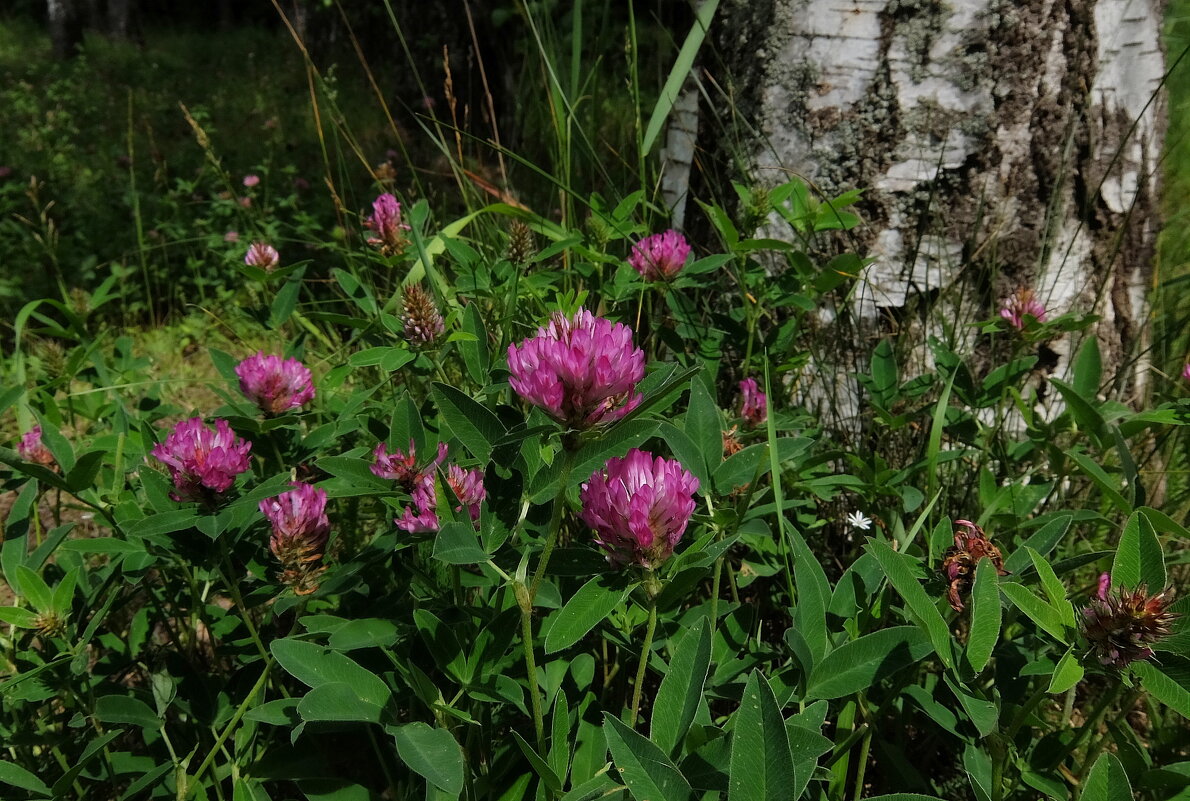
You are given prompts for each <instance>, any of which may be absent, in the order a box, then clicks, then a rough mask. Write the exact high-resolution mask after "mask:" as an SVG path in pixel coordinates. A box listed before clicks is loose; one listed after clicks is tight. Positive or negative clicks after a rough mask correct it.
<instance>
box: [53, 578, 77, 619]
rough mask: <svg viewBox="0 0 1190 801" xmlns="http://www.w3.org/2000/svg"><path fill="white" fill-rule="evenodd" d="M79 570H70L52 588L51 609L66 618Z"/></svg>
mask: <svg viewBox="0 0 1190 801" xmlns="http://www.w3.org/2000/svg"><path fill="white" fill-rule="evenodd" d="M78 578H79V568H77V567H76V568H74V569H72V570H71V571H70V572H69V573H67V574H66V575H65V576H63V577H62V580H61V581H59V582H58V585H57V586H56V587H54V598H53V601H52V604H51V606H52V608H53V610H54V611H55V612H57V613H58V614H59V615H63V616H68V615H69V614H70V607H71V606H72V605H73V603H74V588H75V585H76V584H77V583H78Z"/></svg>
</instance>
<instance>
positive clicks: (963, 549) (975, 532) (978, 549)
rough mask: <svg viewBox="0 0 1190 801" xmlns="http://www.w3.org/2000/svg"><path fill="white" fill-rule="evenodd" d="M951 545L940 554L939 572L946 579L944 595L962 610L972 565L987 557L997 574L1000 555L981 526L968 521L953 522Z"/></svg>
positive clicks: (971, 581)
mask: <svg viewBox="0 0 1190 801" xmlns="http://www.w3.org/2000/svg"><path fill="white" fill-rule="evenodd" d="M954 524H955V530H954V545H952V546H951V547H949V548H947V549H946V551H944V552H943V554H942V575H943V576H944V577H945V578H946V583H947V592H946V598H947V600H948V601H949V602H950V606H951V608H952V609H954V611H956V612H962V611H963V599H964V598H965V597H967V596H968V595H970V594H971V587H972V586H973V585H974V583H975V568H976V565H977V563H978V562H979V560H980V559H983V558H985V557H986V558H988V559H991V560H992V564H993V565H994V566H995V568H996V572H997V573H998V574H1000V575H1001V576H1004V575H1007V573H1005V571H1004V557H1003V556H1002V555H1001V554H1000V549H999V548H997V547H996V546H995V545H993V544H992V542H991V540H989V539H988V535H987V534H985V533H984V531H983V529H982V528H980V527H979V526H977V525H975V524H974V523H972V522H971V521H970V520H956V521H954Z"/></svg>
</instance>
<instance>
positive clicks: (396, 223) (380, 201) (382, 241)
mask: <svg viewBox="0 0 1190 801" xmlns="http://www.w3.org/2000/svg"><path fill="white" fill-rule="evenodd" d="M364 227H366V228H370V229H371V230H372V232H373V234H374V235H373V236H369V237H368V244H369V245H372V246H373V247H378V248H380V250H381V252H382V253H384V254H385V255H386V256H388V255H392V254H394V253H400V252H401V251H402V250H404V249H405V245H406V244H407V243H408V240H406V239H405V233H404V232H405V231H408V230H409V226H408V225H406V224H405V223H403V222H401V204H400V203H398V202H397V199H396V198H395V197H393V196H392V195H390V194H388V193H387V192H386V193H384V194H383V195H380V196H379V197H378V198H376V199H375V200H374V201H372V216H371V217H369V218H368V219H367V220H365V221H364Z"/></svg>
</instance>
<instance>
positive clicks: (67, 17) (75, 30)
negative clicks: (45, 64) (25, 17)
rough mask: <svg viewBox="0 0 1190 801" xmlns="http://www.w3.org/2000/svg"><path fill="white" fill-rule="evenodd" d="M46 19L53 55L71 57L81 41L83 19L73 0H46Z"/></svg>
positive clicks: (61, 57) (63, 57)
mask: <svg viewBox="0 0 1190 801" xmlns="http://www.w3.org/2000/svg"><path fill="white" fill-rule="evenodd" d="M45 11H46V21H47V22H48V23H49V28H50V44H51V45H52V47H53V50H54V57H55V58H59V59H66V58H72V57H73V56H74V55H75V53H76V51H77V50H78V47H79V45H81V44H82V43H83V20H82V15H81V13H80V10H79V7H78V4H77V3H76V2H75V0H46V9H45Z"/></svg>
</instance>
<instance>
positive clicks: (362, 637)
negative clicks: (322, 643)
mask: <svg viewBox="0 0 1190 801" xmlns="http://www.w3.org/2000/svg"><path fill="white" fill-rule="evenodd" d="M398 636H399V635H398V633H397V627H396V625H395V624H394V623H393V622H392V621H389V620H382V619H380V618H375V617H365V618H359V619H356V620H351V621H348V622H347V623H344V624H343V625H342V626H339V627H338V628H337V629H335V631H334V633H333V634H331V636H330V639H329V640H328V641H327V645H329V646H330V647H331V648H334V649H335V650H336V651H354V650H355V649H357V648H387V647H389V646H390V645H393V644H395V643H396V641H397V639H398Z"/></svg>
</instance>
